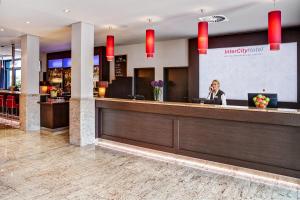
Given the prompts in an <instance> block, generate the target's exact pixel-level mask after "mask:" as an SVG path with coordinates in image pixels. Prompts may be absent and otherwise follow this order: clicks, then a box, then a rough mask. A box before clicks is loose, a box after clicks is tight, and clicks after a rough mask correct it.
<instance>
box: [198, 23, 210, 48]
mask: <svg viewBox="0 0 300 200" xmlns="http://www.w3.org/2000/svg"><path fill="white" fill-rule="evenodd" d="M207 48H208V22H199V23H198V52H199V54H206V53H207Z"/></svg>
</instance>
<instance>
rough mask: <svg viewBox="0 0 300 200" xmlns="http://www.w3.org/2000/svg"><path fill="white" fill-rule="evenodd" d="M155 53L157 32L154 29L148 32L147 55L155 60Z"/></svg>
mask: <svg viewBox="0 0 300 200" xmlns="http://www.w3.org/2000/svg"><path fill="white" fill-rule="evenodd" d="M154 52H155V32H154V30H153V29H147V30H146V54H147V58H153V57H154Z"/></svg>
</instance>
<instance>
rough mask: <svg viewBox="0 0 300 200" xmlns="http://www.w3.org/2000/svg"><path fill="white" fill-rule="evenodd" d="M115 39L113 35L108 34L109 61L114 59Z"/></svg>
mask: <svg viewBox="0 0 300 200" xmlns="http://www.w3.org/2000/svg"><path fill="white" fill-rule="evenodd" d="M114 46H115V41H114V36H113V35H108V36H107V39H106V59H107V61H113V59H114V54H115V53H114V48H115V47H114Z"/></svg>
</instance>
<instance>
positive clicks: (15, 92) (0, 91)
mask: <svg viewBox="0 0 300 200" xmlns="http://www.w3.org/2000/svg"><path fill="white" fill-rule="evenodd" d="M0 93H5V94H21V92H20V91H10V90H0Z"/></svg>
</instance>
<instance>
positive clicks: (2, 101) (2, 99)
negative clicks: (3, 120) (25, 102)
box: [0, 95, 5, 114]
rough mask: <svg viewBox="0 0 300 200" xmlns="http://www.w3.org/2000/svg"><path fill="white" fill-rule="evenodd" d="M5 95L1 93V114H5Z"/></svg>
mask: <svg viewBox="0 0 300 200" xmlns="http://www.w3.org/2000/svg"><path fill="white" fill-rule="evenodd" d="M4 101H5V100H4V95H0V107H1V114H3V113H4V112H3V111H4V108H5V107H4Z"/></svg>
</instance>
